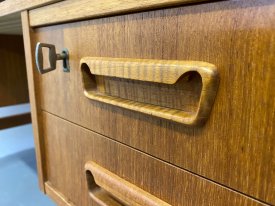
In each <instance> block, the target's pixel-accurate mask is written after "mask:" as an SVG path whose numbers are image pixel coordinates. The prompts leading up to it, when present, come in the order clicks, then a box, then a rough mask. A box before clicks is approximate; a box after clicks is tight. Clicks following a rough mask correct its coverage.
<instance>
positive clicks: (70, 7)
mask: <svg viewBox="0 0 275 206" xmlns="http://www.w3.org/2000/svg"><path fill="white" fill-rule="evenodd" d="M203 1H209V0H138V1H136V0H104V1H98V0H70V1H64V2H59V3H56V4H53V5H48V6H45V7H43V8H38V9H33V10H31V11H30V25H31V26H41V25H45V24H47V25H48V24H56V23H61V22H67V21H75V20H80V19H87V18H96V17H103V16H110V15H116V14H123V13H130V12H137V11H144V10H151V9H156V8H161V7H167V6H177V5H182V4H190V3H199V2H203ZM53 16H54V18H53Z"/></svg>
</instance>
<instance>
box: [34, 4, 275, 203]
mask: <svg viewBox="0 0 275 206" xmlns="http://www.w3.org/2000/svg"><path fill="white" fill-rule="evenodd" d="M274 8H275V6H274V3H272V2H271V1H264V0H260V1H245V0H243V1H232V2H231V1H221V2H216V3H207V4H203V5H190V6H185V7H179V8H171V9H165V10H156V11H150V12H143V13H138V14H129V15H123V16H115V17H108V18H102V19H94V20H88V21H81V22H75V23H68V24H62V25H55V26H47V27H41V28H35V29H34V30H33V33H32V45H33V49H34V46H35V44H36V43H37V42H39V41H40V42H45V43H50V44H54V45H55V46H56V48H57V51H61V49H62V48H64V47H66V48H67V49H68V50H69V52H70V67H71V71H70V72H69V73H64V72H63V71H62V67H61V66H62V65H61V63H58V64H57V70H55V71H53V72H49V73H47V74H44V75H39V74H38V73H36V76H35V78H36V84H37V85H36V86H37V88H38V89H39V97H40V102H41V107H42V109H43V110H45V111H48V112H50V113H53V114H56V115H57V116H60V117H62V118H64V119H67V120H69V121H71V122H74V123H76V124H78V125H81V126H83V127H85V128H88V129H91V130H93V131H96V132H98V133H100V134H103V135H105V136H108V137H110V138H113V139H115V140H117V141H119V142H122V143H124V144H126V145H130V146H131V147H134V148H136V149H138V150H141V151H144V152H145V153H148V154H150V155H152V156H155V157H157V158H160V159H162V160H165V161H167V162H169V163H172V164H175V165H177V166H179V167H181V168H184V169H187V170H189V171H192V172H194V173H196V174H199V175H201V176H204V177H207V178H208V179H211V180H214V181H215V182H218V183H221V184H223V185H226V186H228V187H230V188H232V189H234V190H237V191H240V192H242V193H245V194H248V195H250V196H253V197H255V198H257V199H260V200H263V201H265V202H268V203H272V204H275V188H274V185H275V182H274V181H275V173H274V169H275V162H274V160H275V157H274V155H275V153H274V145H275V142H274V141H275V139H274V109H275V90H274V88H273V85H274V83H275V82H274V79H275V72H274V69H273V67H272V64H273V65H274V46H273V45H274V36H273V35H274V22H275V21H274V19H275V18H274ZM252 20H253V21H252ZM83 57H108V58H114V57H120V58H134V59H136V58H137V59H167V60H196V61H204V62H208V63H211V64H213V65H215V66H216V67H217V69H218V72H219V76H220V84H219V88H218V93H217V96H216V99H215V102H214V105H213V108H212V112H211V115H210V117H209V118H208V120H207V122H206V124H205V125H203V126H199V127H197V126H195V127H194V126H191V127H186V126H185V125H183V124H180V123H175V122H172V121H167V120H163V119H161V118H158V117H153V116H150V115H146V114H142V113H140V112H133V111H130V110H127V109H123V108H120V107H116V106H111V105H109V104H104V103H100V102H98V101H93V100H90V99H88V98H87V97H86V96H85V95H84V93H83V90H84V88H83V82H82V81H83V80H82V75H81V72H82V71H81V69H80V60H81V58H83ZM272 61H273V62H272ZM106 84H107V86H108V88H109V91H108V92H109V93H110V94H114V95H120V96H121V97H123V98H129V99H131V98H132V99H134V100H136V101H137V100H139V99H142V101H150V103H152V104H157V105H161V106H164V107H165V106H171V105H172V106H173V107H178V108H182V107H183V108H184V109H187V110H188V111H190V112H192V111H193V110H194V108H197V101H198V97H199V95H198V94H199V91H200V90H201V85H200V77H199V76H196V75H194V76H193V78H192V79H191V81H190V82H189V83H188V84H186V85H185V86H184V87H183V88H185V90H181V91H178V90H177V88H164V87H162V86H156V85H151V84H147V83H144V82H142V81H141V82H138V83H136V82H131V81H125V80H121V79H120V80H117V81H113V80H112V79H110V80H108V82H107V83H106ZM183 84H185V83H183ZM138 88H139V89H141V90H139V89H138ZM117 91H119V92H117ZM138 91H142V92H141V93H142V94H143V96H139V93H138ZM156 94H158V95H156Z"/></svg>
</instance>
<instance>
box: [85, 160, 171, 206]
mask: <svg viewBox="0 0 275 206" xmlns="http://www.w3.org/2000/svg"><path fill="white" fill-rule="evenodd" d="M85 171H86V177H87V182H88V188H89V194H90V197H91V198H92V199H93V200H94V201H95V202H97V204H99V205H100V206H119V205H120V206H126V205H133V206H171V205H170V204H168V203H166V202H164V201H162V200H161V199H159V198H157V197H155V196H153V195H151V194H150V193H148V192H146V191H144V190H142V189H141V188H139V187H137V186H135V185H133V184H131V183H130V182H128V181H126V180H124V179H122V178H120V177H118V176H117V175H115V174H113V173H112V172H110V171H108V170H106V169H105V168H103V167H101V166H99V165H98V164H96V163H94V162H87V163H86V165H85Z"/></svg>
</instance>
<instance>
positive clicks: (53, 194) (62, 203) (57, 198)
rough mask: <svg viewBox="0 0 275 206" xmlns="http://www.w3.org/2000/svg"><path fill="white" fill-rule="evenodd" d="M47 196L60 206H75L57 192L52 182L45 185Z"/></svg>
mask: <svg viewBox="0 0 275 206" xmlns="http://www.w3.org/2000/svg"><path fill="white" fill-rule="evenodd" d="M45 191H46V194H47V195H48V196H49V197H50V198H51V199H53V200H54V202H55V203H56V204H57V205H59V206H75V205H74V204H73V203H71V202H69V201H67V200H66V198H65V197H64V196H63V195H62V194H61V193H60V192H59V191H57V190H56V189H55V188H54V187H53V186H52V185H51V183H50V182H46V183H45Z"/></svg>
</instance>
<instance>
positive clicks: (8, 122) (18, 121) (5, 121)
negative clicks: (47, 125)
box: [0, 113, 31, 129]
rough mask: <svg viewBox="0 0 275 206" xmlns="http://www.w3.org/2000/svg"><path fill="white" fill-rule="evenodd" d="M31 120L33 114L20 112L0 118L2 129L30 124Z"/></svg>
mask: <svg viewBox="0 0 275 206" xmlns="http://www.w3.org/2000/svg"><path fill="white" fill-rule="evenodd" d="M30 122H31V114H30V113H25V114H18V115H13V116H8V117H2V118H0V129H7V128H10V127H16V126H19V125H22V124H28V123H30Z"/></svg>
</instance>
